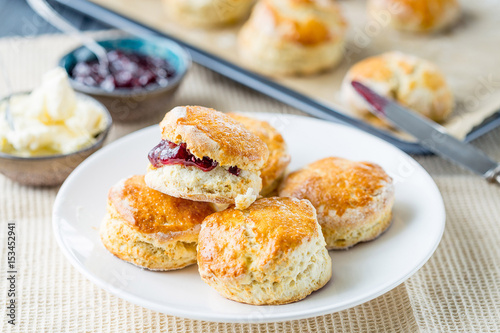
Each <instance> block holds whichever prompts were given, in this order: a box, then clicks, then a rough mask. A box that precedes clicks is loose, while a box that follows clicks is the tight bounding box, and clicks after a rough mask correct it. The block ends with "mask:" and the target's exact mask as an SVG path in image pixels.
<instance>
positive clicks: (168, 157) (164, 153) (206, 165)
mask: <svg viewBox="0 0 500 333" xmlns="http://www.w3.org/2000/svg"><path fill="white" fill-rule="evenodd" d="M148 158H149V161H150V162H151V164H152V165H153V166H154V167H155V168H160V167H162V166H164V165H171V164H181V165H185V166H195V167H197V168H199V169H201V170H203V171H205V172H207V171H211V170H213V169H215V168H216V167H217V166H218V165H219V163H218V162H217V161H214V160H212V159H211V158H209V157H207V156H204V157H203V158H202V159H200V158H197V157H196V156H194V155H193V154H191V152H190V151H189V150H188V149H187V148H186V144H185V143H181V144H180V145H176V144H175V143H173V142H170V141H167V140H161V141H160V143H159V144H158V145H157V146H156V147H154V148H153V149H151V151H150V152H149V154H148ZM228 172H229V173H231V174H233V175H235V176H239V175H240V173H241V169H240V168H238V167H236V166H232V167H229V170H228Z"/></svg>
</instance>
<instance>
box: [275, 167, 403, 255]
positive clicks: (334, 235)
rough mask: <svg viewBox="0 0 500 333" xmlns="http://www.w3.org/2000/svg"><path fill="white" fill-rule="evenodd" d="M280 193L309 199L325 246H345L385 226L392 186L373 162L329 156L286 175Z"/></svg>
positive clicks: (375, 232)
mask: <svg viewBox="0 0 500 333" xmlns="http://www.w3.org/2000/svg"><path fill="white" fill-rule="evenodd" d="M280 196H282V197H294V198H299V199H307V200H309V201H310V202H311V203H312V205H313V206H314V207H315V208H316V212H317V214H318V222H319V224H320V225H321V228H322V230H323V235H324V237H325V241H326V244H327V245H326V246H327V248H328V249H347V248H349V247H351V246H353V245H355V244H357V243H359V242H365V241H369V240H372V239H374V238H376V237H377V236H379V235H380V234H381V233H382V232H383V231H384V230H386V229H387V228H388V227H389V225H390V223H391V219H392V206H393V204H394V186H393V183H392V179H391V177H389V176H388V175H387V174H386V173H385V171H384V170H383V169H382V168H381V167H380V166H378V165H376V164H373V163H368V162H353V161H349V160H346V159H343V158H336V157H329V158H324V159H321V160H319V161H316V162H314V163H311V164H309V165H308V166H306V167H305V168H303V169H301V170H298V171H295V172H292V173H291V174H290V175H288V176H287V177H286V178H285V180H284V181H283V183H282V187H281V189H280Z"/></svg>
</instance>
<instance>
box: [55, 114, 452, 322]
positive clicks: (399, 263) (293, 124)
mask: <svg viewBox="0 0 500 333" xmlns="http://www.w3.org/2000/svg"><path fill="white" fill-rule="evenodd" d="M254 116H255V117H257V118H261V119H265V120H268V121H269V122H270V123H271V124H272V125H274V126H275V127H276V128H278V129H279V130H280V131H281V132H282V133H283V135H284V137H285V139H286V141H287V143H288V147H289V151H290V153H291V155H292V163H291V165H290V170H295V169H297V168H300V167H302V166H304V165H306V164H308V163H310V162H313V161H315V160H317V159H319V158H322V157H327V156H340V157H345V158H349V159H352V160H366V161H371V162H375V163H378V164H380V165H381V166H382V167H383V168H384V169H385V170H386V171H387V172H388V173H389V174H390V175H391V176H392V177H393V178H394V181H395V187H396V203H395V206H394V220H393V224H392V226H391V227H390V228H389V230H388V231H387V232H385V233H384V234H383V235H382V236H380V237H379V238H378V239H377V240H375V241H372V242H368V243H363V244H359V245H357V246H355V247H354V248H352V249H350V250H348V251H330V255H331V257H332V262H333V268H332V269H333V276H332V279H331V281H330V282H329V283H328V284H327V285H326V286H325V287H324V288H322V289H321V290H319V291H316V292H314V293H313V294H312V295H310V296H309V297H307V298H306V299H304V300H302V301H300V302H296V303H292V304H288V305H279V306H252V305H245V304H240V303H236V302H233V301H229V300H227V299H225V298H223V297H221V296H219V295H218V294H217V292H215V291H214V290H213V289H211V288H210V287H209V286H208V285H206V284H205V283H204V282H203V281H202V280H201V279H200V277H199V275H198V272H197V266H196V265H193V266H190V267H188V268H186V269H182V270H179V271H173V272H162V273H158V272H151V271H147V270H142V269H139V268H137V267H136V266H133V265H131V264H128V263H126V262H124V261H121V260H120V259H118V258H116V257H114V256H113V255H111V254H110V253H108V252H107V251H106V249H105V248H104V246H103V245H102V244H101V242H100V239H99V233H98V228H99V225H100V223H101V220H102V218H103V216H104V214H105V211H106V198H107V193H108V189H109V188H110V187H111V186H112V185H113V184H115V183H116V182H117V181H118V180H120V179H122V178H124V177H127V176H130V175H133V174H140V173H144V171H145V168H146V165H147V163H148V161H147V153H148V151H149V149H150V148H152V147H154V146H155V145H156V144H157V143H158V141H159V140H160V131H159V128H158V127H157V126H152V127H149V128H145V129H143V130H140V131H138V132H135V133H133V134H130V135H128V136H126V137H124V138H122V139H120V140H117V141H116V142H113V143H111V144H110V145H108V146H106V147H104V148H103V149H101V150H100V151H98V152H97V153H95V154H93V155H92V156H91V157H89V158H88V159H87V160H86V161H84V162H83V163H82V164H81V165H80V166H79V167H78V168H76V169H75V171H74V172H73V173H72V174H71V175H70V176H69V178H68V179H67V180H66V182H65V183H64V184H63V186H62V187H61V189H60V191H59V193H58V195H57V199H56V201H55V204H54V211H53V226H54V232H55V236H56V238H57V241H58V242H59V245H60V247H61V249H62V250H63V252H64V254H65V255H66V256H67V258H68V259H69V260H70V261H71V263H72V264H73V265H74V266H75V267H76V268H77V269H78V270H79V271H80V272H81V273H82V274H84V275H85V276H86V277H87V278H88V279H89V280H90V281H92V282H93V283H95V284H96V285H98V286H99V287H101V288H103V289H105V290H107V291H109V292H111V293H112V294H115V295H116V296H118V297H121V298H123V299H125V300H127V301H130V302H132V303H135V304H138V305H141V306H143V307H146V308H149V309H152V310H156V311H159V312H163V313H166V314H170V315H175V316H180V317H187V318H193V319H200V320H207V321H218V322H242V323H257V322H272V321H284V320H292V319H301V318H307V317H313V316H318V315H322V314H326V313H331V312H336V311H340V310H343V309H347V308H350V307H353V306H355V305H358V304H361V303H364V302H367V301H369V300H371V299H373V298H375V297H377V296H379V295H382V294H383V293H386V292H388V291H389V290H391V289H393V288H394V287H396V286H398V285H399V284H400V283H402V282H403V281H405V280H406V279H407V278H409V277H410V276H411V275H412V274H414V273H415V272H416V271H417V270H418V269H419V268H420V267H422V265H423V264H424V263H425V262H426V261H427V260H428V259H429V257H430V256H431V255H432V253H433V252H434V250H435V249H436V247H437V245H438V244H439V241H440V239H441V235H442V233H443V230H444V225H445V210H444V206H443V201H442V198H441V195H440V193H439V191H438V189H437V187H436V184H435V183H434V182H433V180H432V179H431V177H430V176H429V175H428V174H427V173H426V172H425V170H424V169H423V168H422V167H421V166H420V165H418V164H417V162H415V161H414V160H413V159H412V158H411V157H409V156H408V155H406V154H405V153H403V152H402V151H400V150H399V149H397V148H395V147H394V146H392V145H390V144H388V143H386V142H384V141H382V140H380V139H377V138H375V137H373V136H371V135H368V134H365V133H363V132H361V131H359V130H356V129H353V128H349V127H345V126H342V125H338V124H333V123H329V122H324V121H320V120H316V119H312V118H305V117H299V116H291V115H286V116H285V115H277V114H254Z"/></svg>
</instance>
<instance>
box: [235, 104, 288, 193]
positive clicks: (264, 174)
mask: <svg viewBox="0 0 500 333" xmlns="http://www.w3.org/2000/svg"><path fill="white" fill-rule="evenodd" d="M229 116H231V117H232V118H234V119H235V120H236V121H238V122H239V123H241V124H242V125H243V126H244V127H245V128H246V129H247V130H249V131H250V132H252V133H253V134H255V135H257V136H258V137H259V138H260V139H261V140H262V141H263V142H264V143H265V144H266V145H267V148H268V149H269V158H268V159H267V162H266V163H265V164H264V167H262V169H261V170H260V178H262V190H261V191H260V194H261V195H262V196H267V195H269V194H271V193H272V192H273V191H274V190H275V189H276V188H277V187H278V185H279V184H280V182H281V180H282V179H283V174H284V173H285V171H286V168H287V166H288V164H290V155H289V154H288V151H287V146H286V142H285V140H284V139H283V136H281V134H280V133H279V132H278V131H277V130H276V129H275V128H274V127H272V126H271V125H270V124H269V123H268V122H267V121H263V120H258V119H253V118H249V117H245V116H243V115H240V114H235V113H230V114H229Z"/></svg>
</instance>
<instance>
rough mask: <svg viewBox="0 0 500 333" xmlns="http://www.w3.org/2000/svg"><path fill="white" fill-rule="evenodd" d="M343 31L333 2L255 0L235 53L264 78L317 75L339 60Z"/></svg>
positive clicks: (315, 0) (336, 7)
mask: <svg viewBox="0 0 500 333" xmlns="http://www.w3.org/2000/svg"><path fill="white" fill-rule="evenodd" d="M346 26H347V24H346V21H345V20H344V18H343V17H342V14H341V12H340V9H339V7H338V6H337V4H336V3H335V1H333V0H260V1H259V2H258V3H257V4H256V5H255V7H254V9H253V11H252V14H251V16H250V19H249V20H248V21H247V22H246V23H245V24H244V26H243V27H242V29H241V30H240V32H239V35H238V49H239V54H240V57H241V59H242V60H243V61H244V62H245V63H246V64H247V65H248V66H249V67H251V68H252V69H254V70H256V71H258V72H261V73H263V74H268V75H307V74H313V73H317V72H320V71H322V70H325V69H328V68H331V67H333V66H335V65H336V64H337V63H338V62H339V61H340V60H341V58H342V55H343V48H344V37H345V36H344V35H345V31H346Z"/></svg>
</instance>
